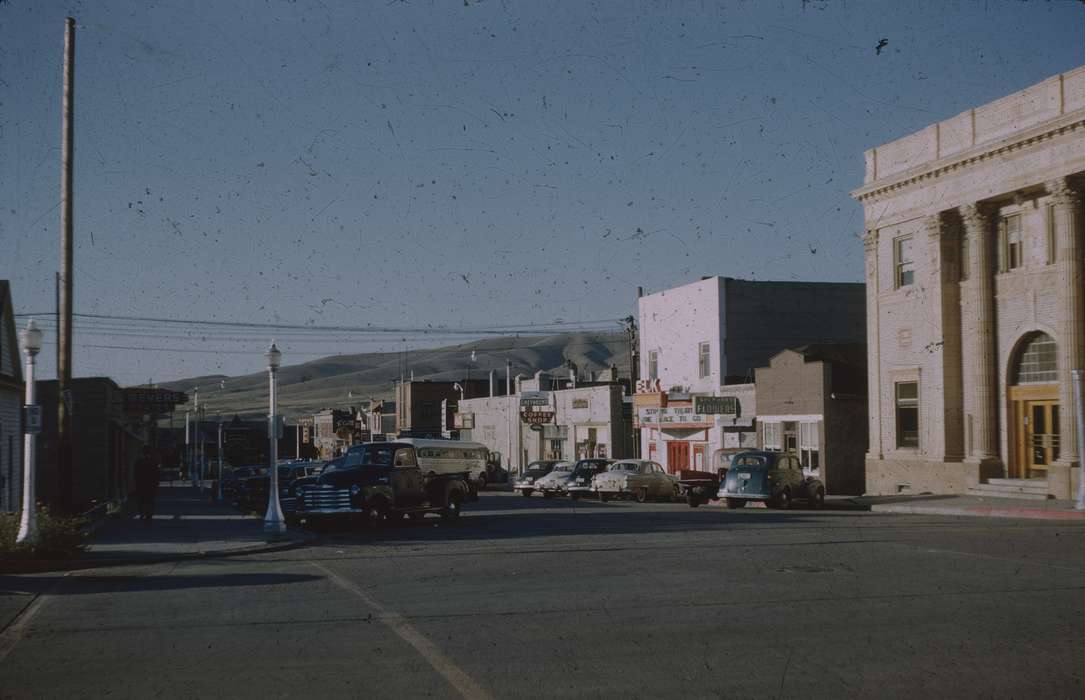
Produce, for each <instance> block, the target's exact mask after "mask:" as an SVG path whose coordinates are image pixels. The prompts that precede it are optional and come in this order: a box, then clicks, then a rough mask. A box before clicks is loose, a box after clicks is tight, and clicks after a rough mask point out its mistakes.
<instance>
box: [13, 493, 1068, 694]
mask: <svg viewBox="0 0 1085 700" xmlns="http://www.w3.org/2000/svg"><path fill="white" fill-rule="evenodd" d="M1083 613H1085V525H1082V524H1079V523H1076V522H1070V523H1064V522H1042V521H1016V520H1007V519H998V520H995V519H990V520H988V519H982V518H950V517H939V516H922V515H893V514H880V513H864V512H832V511H805V510H799V509H796V510H792V511H786V512H781V511H772V510H765V509H761V508H747V509H745V510H740V511H729V510H726V509H723V508H719V507H702V508H699V509H690V508H688V507H687V506H685V505H684V504H679V503H673V504H670V503H657V504H636V503H624V502H623V503H606V504H600V503H596V502H591V501H588V502H585V501H581V502H571V501H567V500H544V499H542V498H539V497H535V498H532V499H524V498H522V497H520V496H518V495H514V494H508V493H494V494H485V495H484V496H483V497H482V499H481V501H480V502H479V503H476V504H469V506H468V508H466V509H465V512H464V517H463V518H462V519H461V521H460V522H458V523H456V524H451V525H450V524H445V523H443V522H441V521H440V520H439V519H437V518H432V519H431V518H427V519H426V520H423V521H421V522H407V523H403V524H399V525H394V526H387V527H383V528H380V529H377V530H337V531H331V532H325V533H323V534H322V538H321V540H320V541H319V542H317V543H316V544H314V545H312V546H309V547H305V548H302V549H297V550H292V551H289V552H280V553H276V554H267V555H255V556H249V557H236V558H231V559H220V560H207V561H190V562H181V563H170V564H160V565H149V566H125V567H116V568H108V569H96V570H87V571H79V572H72V573H69V574H67V575H65V574H62V573H54V574H38V575H25V576H7V577H2V578H0V629H2V630H3V631H2V632H0V696H2V697H20V698H21V697H58V696H65V697H101V696H105V695H110V696H117V697H140V698H146V697H156V696H161V697H267V696H275V697H278V696H299V695H300V696H309V697H379V698H409V697H438V698H445V697H450V698H455V697H467V698H487V697H493V698H512V697H615V698H617V697H645V698H649V697H686V698H698V697H757V698H778V697H785V698H799V697H826V698H828V697H833V698H839V697H909V698H914V697H1030V698H1037V697H1067V698H1068V697H1085V682H1083V679H1085V673H1083V671H1082V669H1083V668H1085V621H1083V620H1082V615H1083Z"/></svg>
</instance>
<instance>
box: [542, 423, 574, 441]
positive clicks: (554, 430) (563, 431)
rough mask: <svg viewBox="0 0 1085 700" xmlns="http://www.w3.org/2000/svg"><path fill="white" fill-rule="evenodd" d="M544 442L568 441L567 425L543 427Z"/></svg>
mask: <svg viewBox="0 0 1085 700" xmlns="http://www.w3.org/2000/svg"><path fill="white" fill-rule="evenodd" d="M542 436H543V439H544V440H568V439H569V426H567V425H544V426H542Z"/></svg>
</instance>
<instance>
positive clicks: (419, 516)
mask: <svg viewBox="0 0 1085 700" xmlns="http://www.w3.org/2000/svg"><path fill="white" fill-rule="evenodd" d="M407 517H409V518H410V519H411V520H422V519H423V518H425V517H426V514H425V513H422V512H414V513H408V515H407Z"/></svg>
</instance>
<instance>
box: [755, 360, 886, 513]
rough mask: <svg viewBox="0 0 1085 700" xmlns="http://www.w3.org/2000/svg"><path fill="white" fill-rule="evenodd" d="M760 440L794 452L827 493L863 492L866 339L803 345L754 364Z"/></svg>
mask: <svg viewBox="0 0 1085 700" xmlns="http://www.w3.org/2000/svg"><path fill="white" fill-rule="evenodd" d="M755 384H756V387H757V409H758V414H757V424H758V427H759V430H760V434H761V446H762V447H764V448H765V449H767V450H784V451H788V452H794V453H795V454H796V455H798V457H799V460H800V461H801V462H802V467H803V471H804V472H806V473H808V474H810V475H812V476H816V477H818V478H819V479H821V481H822V482H823V483H824V484H825V490H826V492H828V493H830V494H847V495H856V496H857V495H859V494H862V493H863V490H864V488H863V469H864V464H863V461H864V460H863V458H864V455H865V453H866V445H867V420H866V409H867V405H866V401H867V397H866V345H865V344H864V343H848V344H838V345H827V344H823V345H803V346H801V347H798V348H794V349H788V350H784V351H783V352H780V353H777V354H776V355H775V356H773V358H772V359H771V360H770V361H769V366H768V367H758V368H757V372H756V381H755Z"/></svg>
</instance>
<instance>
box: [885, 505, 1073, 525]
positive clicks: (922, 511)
mask: <svg viewBox="0 0 1085 700" xmlns="http://www.w3.org/2000/svg"><path fill="white" fill-rule="evenodd" d="M870 510H871V511H873V512H875V513H899V514H905V515H955V516H962V517H973V518H1017V519H1025V520H1079V521H1083V522H1085V512H1083V511H1077V510H1043V509H1041V508H996V507H990V506H964V507H960V508H944V507H943V508H940V507H938V506H922V505H908V504H897V503H894V504H883V505H871V506H870Z"/></svg>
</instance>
